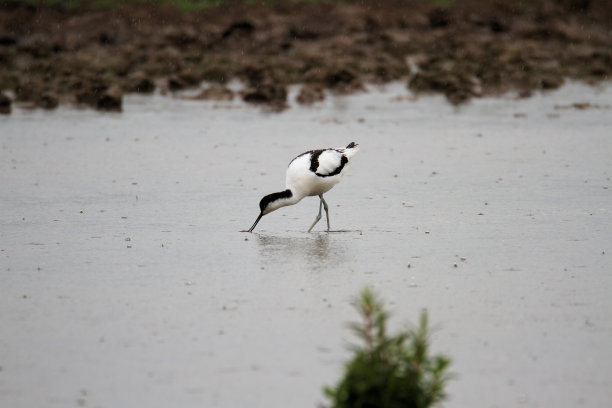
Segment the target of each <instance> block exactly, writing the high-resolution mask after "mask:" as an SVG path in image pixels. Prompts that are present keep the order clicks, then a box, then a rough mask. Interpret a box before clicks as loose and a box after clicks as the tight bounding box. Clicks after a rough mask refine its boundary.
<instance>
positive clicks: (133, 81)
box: [126, 71, 155, 93]
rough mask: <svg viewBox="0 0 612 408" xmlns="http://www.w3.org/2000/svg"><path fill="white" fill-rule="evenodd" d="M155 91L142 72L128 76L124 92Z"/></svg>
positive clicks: (150, 81)
mask: <svg viewBox="0 0 612 408" xmlns="http://www.w3.org/2000/svg"><path fill="white" fill-rule="evenodd" d="M154 90H155V83H154V82H153V81H152V80H151V78H149V77H148V76H147V75H146V74H145V73H144V72H142V71H136V72H134V73H132V74H130V75H129V76H128V79H127V84H126V91H128V92H138V93H151V92H153V91H154Z"/></svg>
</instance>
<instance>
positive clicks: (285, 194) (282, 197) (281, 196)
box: [248, 189, 293, 232]
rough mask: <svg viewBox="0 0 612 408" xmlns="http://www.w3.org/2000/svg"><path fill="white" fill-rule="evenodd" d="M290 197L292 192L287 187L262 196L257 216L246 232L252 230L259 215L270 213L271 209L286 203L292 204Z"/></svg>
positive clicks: (276, 208)
mask: <svg viewBox="0 0 612 408" xmlns="http://www.w3.org/2000/svg"><path fill="white" fill-rule="evenodd" d="M292 197H293V193H292V192H291V190H289V189H287V190H285V191H281V192H278V193H272V194H268V195H267V196H264V198H262V199H261V201H260V202H259V210H260V211H261V212H260V213H259V217H257V219H256V220H255V223H254V224H253V226H252V227H251V228H250V229H249V231H248V232H253V230H254V229H255V226H256V225H257V223H258V222H259V220H260V219H261V217H263V216H264V215H266V214H270V213H271V212H272V211H274V210H278V209H279V208H281V207H284V206H286V205H290V204H293V202H292V201H291V198H292Z"/></svg>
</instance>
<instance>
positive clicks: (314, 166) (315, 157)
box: [310, 149, 325, 174]
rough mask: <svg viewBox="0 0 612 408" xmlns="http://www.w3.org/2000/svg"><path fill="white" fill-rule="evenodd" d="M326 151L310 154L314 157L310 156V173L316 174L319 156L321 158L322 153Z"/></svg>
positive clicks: (321, 150)
mask: <svg viewBox="0 0 612 408" xmlns="http://www.w3.org/2000/svg"><path fill="white" fill-rule="evenodd" d="M324 151H325V150H323V149H320V150H313V151H311V152H310V153H312V155H311V156H310V171H312V172H313V173H315V174H316V172H317V169H318V168H319V156H321V153H323V152H324Z"/></svg>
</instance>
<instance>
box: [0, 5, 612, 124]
mask: <svg viewBox="0 0 612 408" xmlns="http://www.w3.org/2000/svg"><path fill="white" fill-rule="evenodd" d="M611 22H612V3H610V2H607V1H603V0H600V1H588V0H584V1H577V0H556V1H553V0H549V1H536V2H533V3H529V4H526V3H525V2H521V3H519V2H516V3H508V2H482V1H467V2H461V4H456V5H451V6H447V7H441V6H435V5H433V4H432V3H429V2H424V1H411V0H408V1H401V2H399V1H383V2H380V3H369V2H365V3H363V4H349V3H343V2H334V3H320V4H291V5H290V4H288V3H283V2H280V3H278V4H277V5H275V6H260V5H253V4H250V5H247V4H242V3H240V2H231V3H230V2H227V3H224V5H221V6H217V7H211V8H207V9H204V10H200V11H195V12H189V13H187V12H181V11H179V10H177V9H175V8H171V7H152V6H145V5H133V6H124V7H120V8H116V9H112V10H86V9H74V8H65V7H64V8H62V7H57V6H56V7H34V6H27V5H23V4H17V3H15V2H0V90H1V91H2V92H1V93H0V111H2V112H4V113H10V111H11V109H12V108H13V107H14V106H18V107H24V108H28V107H32V108H33V107H37V108H44V109H54V108H56V107H57V106H58V105H60V104H78V105H84V106H88V107H92V108H95V109H100V110H108V111H120V110H121V109H122V99H123V95H124V94H126V93H134V92H139V93H150V92H153V91H155V90H160V91H161V92H168V93H171V92H175V91H178V90H182V89H187V88H192V87H197V86H199V85H200V84H201V83H202V81H207V82H209V83H211V84H213V85H212V86H210V87H208V88H206V89H204V90H203V91H202V93H201V94H199V95H197V96H196V98H198V99H218V100H228V99H232V98H242V99H243V100H244V101H246V102H249V103H254V104H263V105H265V106H269V107H271V108H273V109H278V110H282V109H284V108H286V107H287V106H288V100H287V98H288V92H287V86H288V85H291V84H303V86H302V89H301V91H300V93H299V95H298V96H297V98H296V100H297V102H299V103H302V104H311V103H314V102H317V101H320V100H323V99H324V98H325V94H326V91H331V92H337V93H352V92H358V91H361V90H363V88H364V84H366V83H387V82H390V81H398V80H400V81H405V82H406V86H407V88H408V89H410V90H412V91H414V92H416V93H431V92H434V93H442V94H444V95H445V96H446V97H447V99H448V101H449V102H450V103H453V104H461V103H464V102H467V101H469V100H470V99H472V98H474V97H481V96H489V95H496V94H499V93H503V92H507V91H509V90H515V91H518V93H519V95H521V96H523V97H528V96H530V95H531V94H532V92H533V91H537V90H540V89H555V88H558V87H560V86H561V85H562V84H563V83H564V81H565V80H567V79H578V80H581V81H585V82H587V83H598V82H601V81H605V80H608V79H609V78H610V74H611V73H612V23H611ZM232 79H239V80H241V81H242V82H243V83H244V89H243V90H242V91H240V92H237V93H236V92H233V91H232V90H230V89H229V88H227V87H226V86H225V84H226V83H227V81H229V80H232Z"/></svg>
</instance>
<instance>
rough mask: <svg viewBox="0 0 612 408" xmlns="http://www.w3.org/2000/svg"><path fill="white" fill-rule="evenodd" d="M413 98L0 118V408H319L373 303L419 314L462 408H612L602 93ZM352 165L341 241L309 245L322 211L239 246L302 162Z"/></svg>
mask: <svg viewBox="0 0 612 408" xmlns="http://www.w3.org/2000/svg"><path fill="white" fill-rule="evenodd" d="M294 93H295V91H294ZM405 94H406V91H405V90H404V89H403V87H402V86H401V85H395V86H388V87H386V88H382V89H374V88H373V89H371V90H370V92H368V93H365V94H361V95H356V96H351V97H335V98H328V99H327V100H326V101H325V102H323V103H322V104H320V105H316V106H315V107H313V108H306V107H300V106H295V107H293V108H292V109H290V110H288V111H285V112H283V113H280V114H269V113H266V112H262V111H261V110H259V109H257V108H252V107H248V106H245V105H244V104H242V103H240V102H234V103H223V104H220V105H218V104H215V103H202V102H192V101H180V100H173V99H170V98H167V97H162V96H154V97H140V96H130V97H128V98H127V100H126V101H125V106H124V108H125V111H124V113H122V114H101V113H96V112H92V111H81V110H74V109H69V108H61V109H59V110H58V111H56V112H53V113H47V112H42V111H23V110H19V109H16V110H14V113H13V114H12V115H11V116H8V117H0V143H1V145H0V159H1V160H0V166H1V167H0V179H1V185H2V187H1V189H0V194H1V196H0V206H1V207H0V228H1V230H0V239H1V240H0V279H1V282H2V283H1V285H0V310H1V313H0V333H1V335H0V405H2V406H11V407H34V406H53V405H58V406H66V405H68V406H69V405H75V404H76V405H86V406H94V407H98V406H99V407H113V406H148V407H166V406H180V407H196V406H197V407H202V406H206V407H240V406H257V407H287V406H291V407H313V406H316V404H317V403H319V402H323V401H324V398H323V396H322V392H321V389H322V387H323V386H324V385H329V384H332V383H334V382H335V381H336V380H337V379H339V376H340V373H341V370H342V362H343V361H345V359H346V358H347V357H348V356H349V355H350V354H349V352H348V351H347V349H346V346H347V344H349V343H350V342H353V341H355V339H353V338H352V337H351V335H350V333H349V331H348V330H347V329H346V323H347V322H349V321H354V320H355V319H356V318H357V316H356V313H355V312H354V310H353V309H352V307H351V306H350V302H351V300H352V299H353V298H354V296H355V295H357V293H358V292H359V290H360V289H361V288H363V287H364V286H365V285H371V286H373V287H374V288H375V290H376V291H377V292H378V293H379V294H381V295H382V297H383V298H384V299H385V300H386V301H387V304H388V306H389V308H390V309H391V311H392V313H393V318H392V323H393V326H394V327H395V328H399V327H404V326H405V325H406V324H409V322H414V321H416V318H417V316H418V313H419V310H420V309H421V308H427V309H428V310H429V311H430V319H431V321H432V322H433V323H434V324H435V325H437V326H438V329H437V331H436V334H435V336H434V339H433V348H434V350H435V351H438V352H444V353H447V354H448V355H450V356H451V357H452V358H453V360H454V364H453V366H452V369H453V371H454V372H456V373H457V374H459V377H458V379H457V380H455V381H453V382H452V383H451V384H450V386H449V389H448V391H449V393H450V399H449V401H448V402H447V403H446V404H445V405H446V406H447V407H449V408H453V407H467V406H474V407H516V406H526V407H542V406H556V407H575V406H585V407H601V406H606V405H607V404H609V403H610V401H611V400H612V395H611V394H610V389H612V374H611V372H610V369H609V367H610V366H611V365H612V348H611V347H610V344H612V322H611V321H610V318H609V317H610V313H611V312H612V297H610V295H609V294H610V292H611V291H612V274H611V273H610V272H611V271H612V261H610V256H611V255H612V218H611V216H610V212H611V210H612V195H611V194H612V189H611V188H612V182H611V181H610V177H612V160H611V159H610V158H611V157H612V138H611V137H610V128H611V126H612V115H611V114H610V110H611V109H610V106H611V105H612V88H610V86H608V87H605V88H598V89H596V88H589V87H585V86H582V85H577V84H570V85H568V86H566V87H564V88H563V89H561V90H559V91H557V92H554V93H551V94H548V95H538V96H535V97H533V98H530V99H526V100H514V99H513V98H511V97H505V98H499V99H485V100H476V101H474V102H473V103H472V104H471V105H469V106H465V107H461V108H459V109H456V108H453V107H451V106H449V105H448V104H446V102H445V101H444V99H443V98H441V97H423V98H420V99H419V100H416V101H413V100H409V99H406V98H404V97H403V96H404V95H405ZM574 102H590V103H591V104H593V105H595V104H597V105H599V106H598V107H595V108H593V109H585V110H579V109H555V105H568V104H571V103H574ZM351 141H355V142H357V143H359V144H360V145H361V150H360V152H359V153H358V155H357V156H355V158H354V160H353V162H352V163H351V165H350V167H349V169H348V172H347V174H346V176H345V178H344V179H343V181H342V183H340V184H339V185H337V186H336V187H335V188H334V189H333V190H332V191H330V192H329V193H328V194H327V195H326V199H327V202H328V203H329V205H330V213H331V224H332V229H337V230H346V232H337V233H332V234H328V233H325V232H323V229H324V226H325V221H324V220H323V221H322V222H320V223H319V224H318V225H317V227H316V228H315V230H316V232H313V233H311V234H307V233H306V232H305V231H306V229H307V228H308V227H309V226H310V223H311V222H312V220H313V219H314V217H315V215H316V213H317V211H318V201H317V199H315V198H307V199H304V200H303V201H302V202H300V203H299V204H298V205H296V206H292V207H286V208H283V209H281V210H279V211H277V212H274V213H272V214H270V215H268V216H266V217H264V218H263V219H262V220H261V222H260V223H259V225H258V226H257V229H256V230H255V232H256V233H254V234H247V233H240V232H238V231H239V230H242V229H245V228H249V227H250V225H251V224H252V222H253V221H254V220H255V218H256V216H257V214H258V202H259V199H260V198H261V197H262V196H263V195H265V194H268V193H271V192H275V191H279V190H282V189H283V187H284V171H285V168H286V165H287V164H288V163H289V161H290V160H291V159H292V158H293V157H294V156H296V155H297V154H299V153H301V152H303V151H305V150H308V149H311V148H316V147H339V146H344V145H346V144H348V143H349V142H351Z"/></svg>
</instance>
